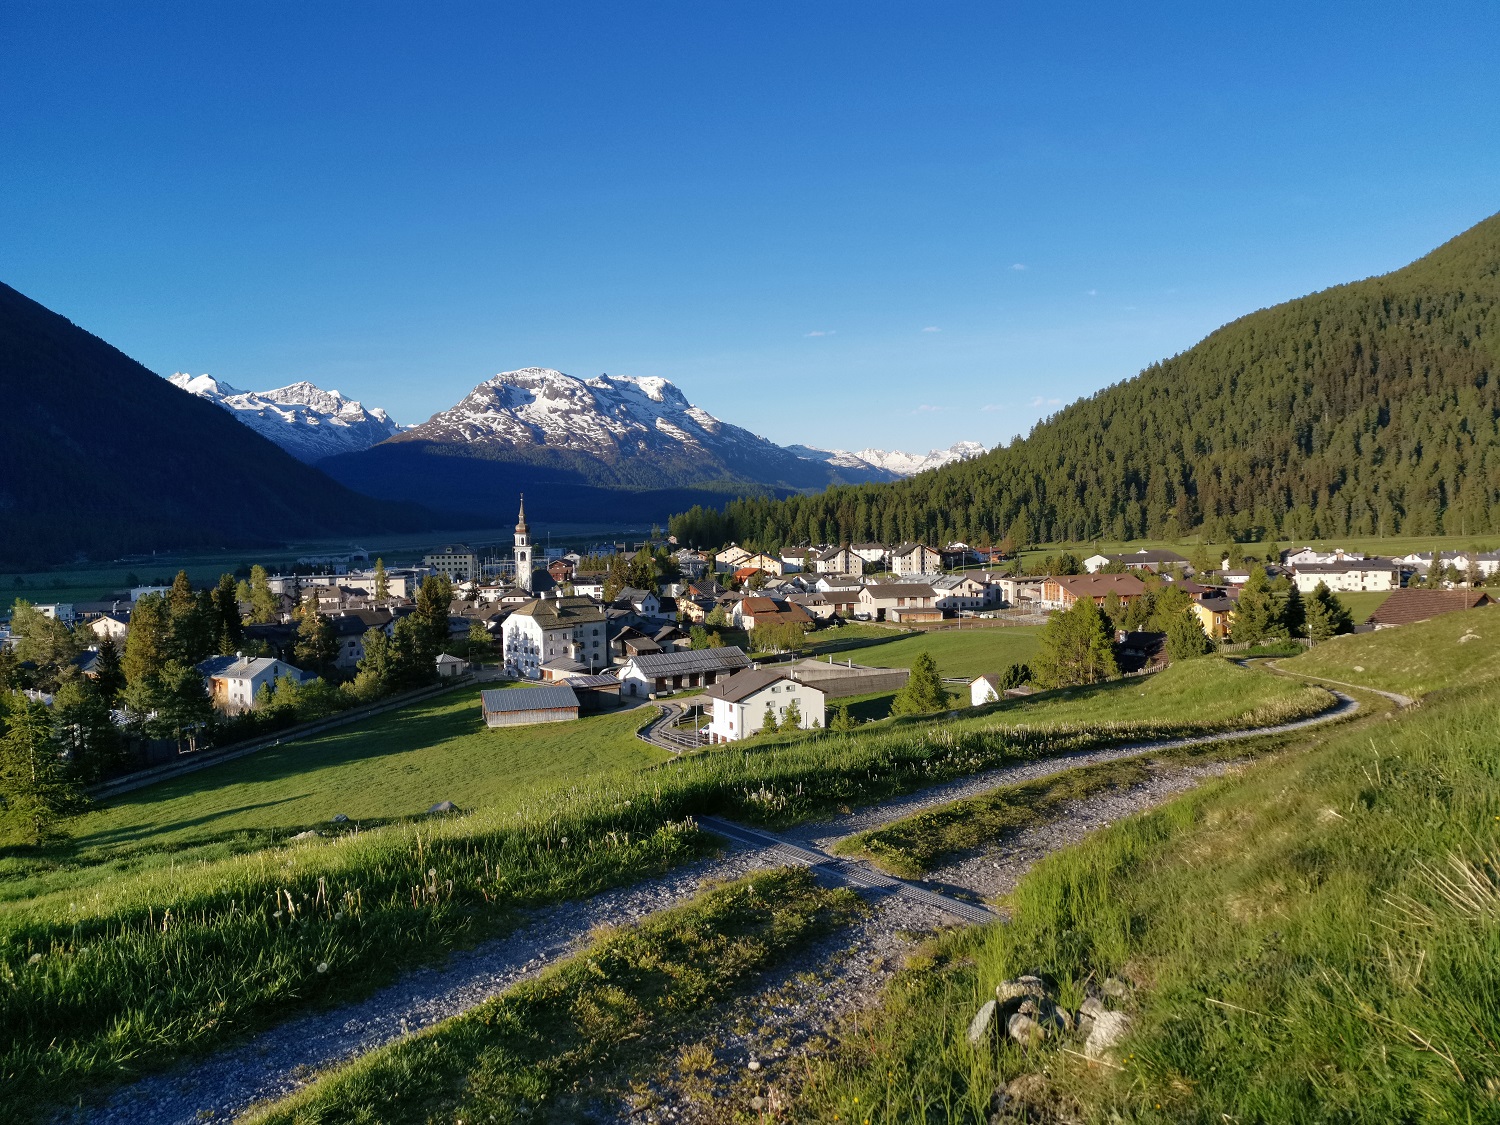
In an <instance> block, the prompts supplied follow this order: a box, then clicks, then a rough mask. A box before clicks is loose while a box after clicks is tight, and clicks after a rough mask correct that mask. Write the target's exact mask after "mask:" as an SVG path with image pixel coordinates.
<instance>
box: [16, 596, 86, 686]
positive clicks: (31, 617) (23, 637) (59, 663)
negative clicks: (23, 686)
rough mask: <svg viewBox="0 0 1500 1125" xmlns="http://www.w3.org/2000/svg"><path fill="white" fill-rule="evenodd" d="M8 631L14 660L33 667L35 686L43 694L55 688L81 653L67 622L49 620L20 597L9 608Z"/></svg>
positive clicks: (53, 618)
mask: <svg viewBox="0 0 1500 1125" xmlns="http://www.w3.org/2000/svg"><path fill="white" fill-rule="evenodd" d="M10 629H11V635H12V636H13V637H14V638H15V654H16V659H17V660H20V661H24V662H29V663H31V664H34V665H36V672H35V673H34V683H35V686H36V687H38V688H40V689H41V690H43V691H48V690H51V689H52V688H54V687H56V686H57V684H58V682H59V679H60V677H61V676H62V674H63V671H64V669H66V668H68V667H69V665H70V662H71V661H72V659H73V658H74V657H75V656H77V655H78V653H79V652H80V651H81V646H80V645H79V643H78V638H77V636H75V635H74V633H73V630H72V629H70V628H68V626H67V623H66V622H63V621H59V620H57V619H56V618H55V617H48V616H47V615H46V614H45V613H43V612H42V611H41V610H39V609H37V608H36V607H35V606H34V605H32V604H31V603H30V602H28V601H23V600H21V599H19V598H18V599H16V603H15V605H14V606H13V607H12V609H11V618H10Z"/></svg>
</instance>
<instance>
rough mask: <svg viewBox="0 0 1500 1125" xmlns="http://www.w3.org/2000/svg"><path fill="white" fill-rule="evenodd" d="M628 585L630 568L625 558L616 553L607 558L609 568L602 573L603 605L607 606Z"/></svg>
mask: <svg viewBox="0 0 1500 1125" xmlns="http://www.w3.org/2000/svg"><path fill="white" fill-rule="evenodd" d="M629 585H630V567H629V565H628V564H627V563H626V561H625V556H624V555H622V554H619V553H618V552H616V553H615V554H613V555H611V556H610V557H609V566H608V567H607V568H606V569H605V571H604V603H605V604H606V605H608V604H609V603H610V602H613V601H614V600H615V599H616V598H618V597H619V596H620V591H621V590H623V589H625V587H626V586H629Z"/></svg>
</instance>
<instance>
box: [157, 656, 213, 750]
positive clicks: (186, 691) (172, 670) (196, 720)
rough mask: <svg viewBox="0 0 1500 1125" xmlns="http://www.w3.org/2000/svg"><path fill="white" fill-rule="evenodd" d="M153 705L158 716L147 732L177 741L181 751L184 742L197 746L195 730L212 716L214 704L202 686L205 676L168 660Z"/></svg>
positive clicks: (179, 663)
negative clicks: (167, 736) (168, 736)
mask: <svg viewBox="0 0 1500 1125" xmlns="http://www.w3.org/2000/svg"><path fill="white" fill-rule="evenodd" d="M153 702H154V710H155V711H156V717H155V719H153V720H152V721H151V722H150V724H148V728H147V729H148V730H150V731H151V732H152V733H153V734H156V735H157V736H166V735H170V736H171V737H172V738H174V739H175V740H176V742H177V748H178V750H179V752H180V751H181V749H182V743H183V740H184V739H186V740H187V742H188V745H189V747H190V748H193V747H195V744H196V738H195V736H194V731H195V730H196V728H197V727H199V726H201V725H202V724H204V723H206V722H208V720H209V719H210V718H212V717H213V704H212V702H211V701H210V700H209V698H208V690H207V689H206V688H205V687H204V686H203V677H202V676H201V675H200V674H199V673H198V670H197V669H196V668H194V667H193V666H192V665H190V664H184V663H182V662H181V661H179V660H169V661H167V663H166V664H165V665H163V667H162V669H161V673H160V675H159V677H158V678H157V690H156V692H155V698H154V701H153Z"/></svg>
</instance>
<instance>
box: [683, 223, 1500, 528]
mask: <svg viewBox="0 0 1500 1125" xmlns="http://www.w3.org/2000/svg"><path fill="white" fill-rule="evenodd" d="M1497 368H1500V215H1497V216H1492V217H1491V218H1489V219H1486V220H1485V221H1484V222H1482V223H1480V224H1479V225H1477V226H1475V227H1473V228H1472V229H1470V230H1469V231H1467V232H1465V233H1464V234H1462V235H1459V236H1458V237H1457V238H1455V239H1453V240H1452V241H1450V242H1448V243H1446V244H1444V245H1443V246H1441V247H1439V248H1438V249H1437V250H1435V251H1433V252H1432V253H1431V254H1429V255H1427V256H1426V257H1424V258H1422V259H1420V260H1419V261H1417V262H1415V263H1413V264H1412V265H1410V266H1407V267H1405V268H1404V269H1401V270H1397V271H1395V272H1394V273H1390V274H1386V275H1384V276H1381V277H1375V278H1370V279H1368V280H1366V281H1359V282H1355V283H1353V284H1349V285H1342V286H1339V287H1337V288H1334V289H1328V290H1325V291H1323V292H1321V293H1315V294H1312V295H1311V296H1308V297H1303V298H1300V299H1298V300H1295V301H1289V302H1287V303H1286V304H1283V305H1278V306H1276V307H1274V308H1270V309H1263V310H1261V311H1259V312H1256V313H1252V314H1251V315H1249V316H1246V317H1243V318H1241V319H1240V320H1237V321H1234V322H1233V323H1231V324H1228V325H1226V326H1225V327H1223V328H1221V329H1219V330H1218V331H1217V332H1215V333H1213V334H1212V335H1211V336H1209V337H1208V338H1207V339H1205V340H1204V341H1202V342H1201V343H1199V344H1198V345H1196V346H1195V347H1193V348H1191V349H1189V350H1188V351H1186V352H1184V353H1182V354H1181V355H1178V356H1174V357H1173V358H1171V359H1168V360H1166V361H1164V362H1162V363H1158V364H1155V365H1153V366H1152V367H1149V368H1147V369H1146V370H1145V371H1143V372H1141V373H1140V374H1139V375H1137V376H1136V377H1135V378H1133V379H1130V380H1128V381H1126V382H1123V383H1118V384H1115V385H1114V386H1111V387H1108V388H1105V389H1104V390H1102V391H1100V392H1098V393H1097V394H1095V395H1093V396H1092V397H1090V398H1087V399H1083V400H1080V401H1079V402H1076V403H1074V404H1073V405H1071V406H1069V407H1067V408H1065V409H1063V410H1061V411H1059V412H1058V413H1057V414H1056V415H1054V416H1053V417H1052V418H1050V419H1048V420H1046V421H1044V422H1042V423H1039V424H1038V425H1037V426H1036V427H1035V428H1034V429H1033V430H1032V432H1031V433H1030V435H1028V436H1027V437H1025V438H1022V439H1017V440H1016V441H1014V442H1012V443H1011V444H1010V445H1009V446H1008V447H1005V448H1003V449H997V450H995V451H993V452H991V453H990V454H988V455H987V456H984V457H980V458H977V459H975V460H973V461H966V462H963V463H961V464H957V465H951V466H948V467H945V468H942V469H939V470H936V471H935V472H930V473H925V474H922V475H921V476H918V477H914V478H912V479H910V480H906V481H900V482H897V483H894V484H883V485H863V486H858V487H846V488H835V489H831V490H829V491H828V492H825V493H823V494H821V495H816V496H797V497H793V498H791V499H788V500H785V501H779V502H778V501H770V500H764V499H742V500H736V501H735V502H733V503H731V504H729V505H728V506H727V508H726V509H725V511H724V512H723V513H722V514H720V513H718V512H715V511H708V510H704V509H695V510H693V511H691V512H688V513H686V514H684V515H681V516H678V517H677V518H676V519H674V520H673V521H672V530H673V531H674V533H676V534H677V535H678V536H679V537H681V538H684V539H686V540H687V541H689V542H693V543H716V542H721V541H724V540H728V539H734V540H738V541H739V542H742V543H748V544H754V545H759V546H772V545H775V544H778V543H794V542H802V541H809V540H811V541H814V542H833V541H838V540H862V539H867V538H875V539H881V540H885V541H887V542H894V541H897V540H902V539H918V540H925V541H928V542H933V541H938V540H942V541H947V540H949V539H953V538H959V539H964V540H967V541H969V542H971V543H984V542H991V541H993V542H998V541H1000V540H1001V539H1002V538H1003V537H1004V536H1006V535H1009V536H1010V537H1011V538H1012V539H1014V540H1016V541H1017V542H1018V543H1026V542H1050V541H1060V540H1075V541H1077V540H1087V539H1092V538H1104V539H1112V540H1124V539H1134V538H1174V537H1176V536H1177V535H1179V534H1181V533H1186V532H1191V531H1193V530H1195V529H1200V528H1201V529H1202V532H1203V534H1204V536H1205V537H1206V538H1207V539H1209V540H1210V541H1213V542H1223V541H1225V540H1227V539H1229V538H1231V537H1233V538H1239V539H1249V538H1256V537H1259V536H1262V535H1269V536H1273V537H1275V536H1280V537H1282V538H1288V539H1291V538H1297V539H1301V538H1310V537H1320V536H1335V535H1388V534H1394V533H1397V532H1400V533H1403V534H1408V535H1417V534H1432V533H1439V532H1444V533H1450V534H1479V533H1486V532H1496V531H1500V447H1497V417H1500V388H1497V384H1496V375H1497V373H1500V372H1497Z"/></svg>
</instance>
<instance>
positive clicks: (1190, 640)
mask: <svg viewBox="0 0 1500 1125" xmlns="http://www.w3.org/2000/svg"><path fill="white" fill-rule="evenodd" d="M1213 650H1214V643H1213V641H1211V640H1209V638H1208V634H1207V633H1205V632H1204V631H1203V623H1202V622H1201V621H1199V620H1198V615H1197V614H1196V613H1194V612H1193V611H1192V610H1191V609H1183V610H1179V611H1178V613H1177V615H1176V616H1175V617H1173V618H1172V620H1171V621H1170V622H1168V624H1167V658H1168V659H1170V660H1171V661H1172V662H1173V663H1176V662H1177V661H1179V660H1191V659H1193V658H1194V657H1195V656H1204V655H1206V654H1207V653H1210V652H1212V651H1213Z"/></svg>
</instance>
